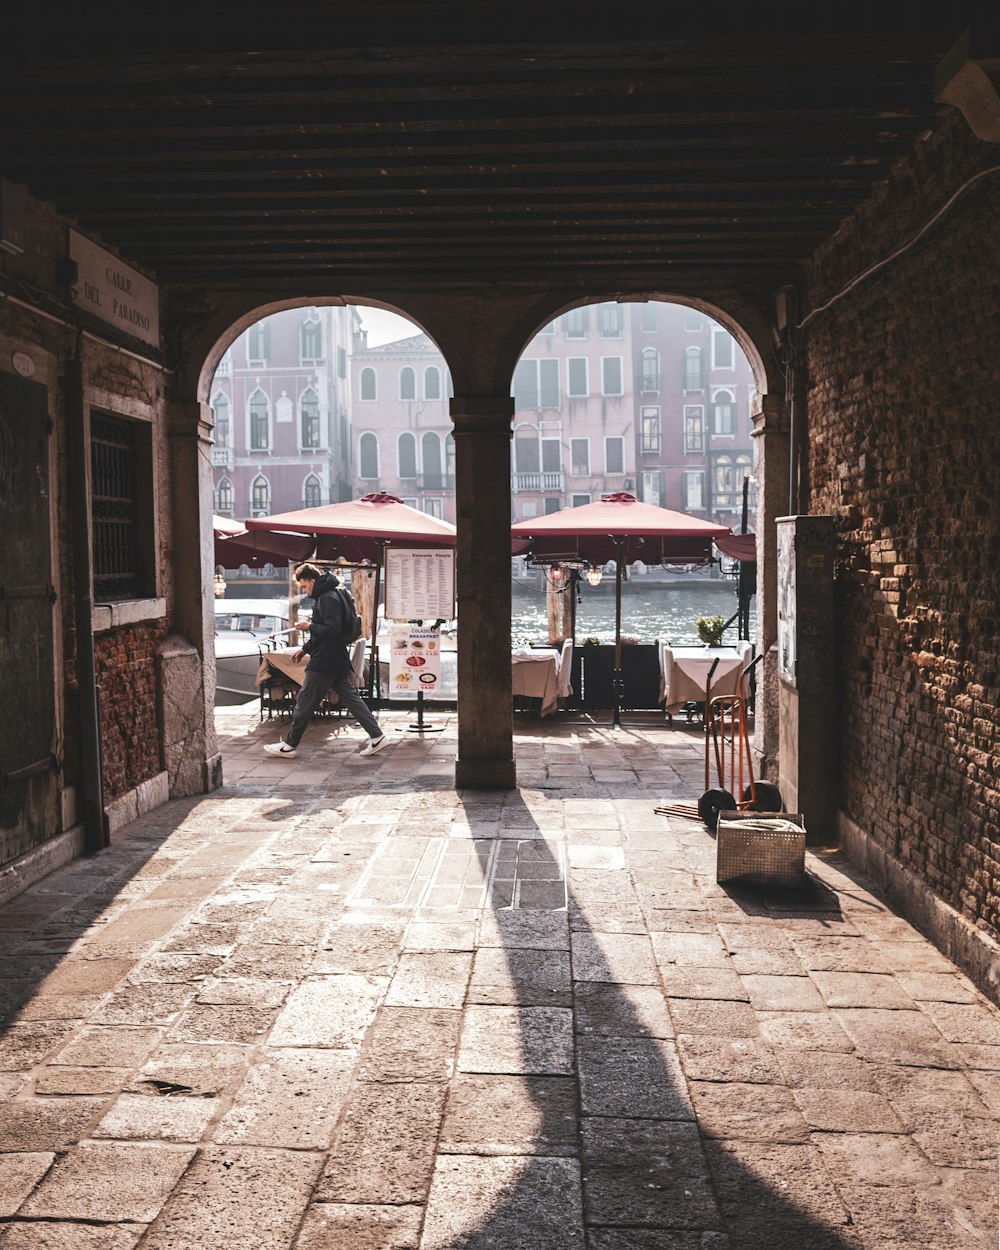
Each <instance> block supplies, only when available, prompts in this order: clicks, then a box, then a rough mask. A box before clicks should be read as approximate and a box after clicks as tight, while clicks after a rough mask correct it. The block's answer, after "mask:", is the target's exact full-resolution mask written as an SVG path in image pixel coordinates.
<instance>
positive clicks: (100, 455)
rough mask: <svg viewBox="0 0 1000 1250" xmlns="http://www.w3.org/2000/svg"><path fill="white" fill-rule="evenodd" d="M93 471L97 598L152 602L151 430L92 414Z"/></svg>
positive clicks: (114, 418) (91, 462)
mask: <svg viewBox="0 0 1000 1250" xmlns="http://www.w3.org/2000/svg"><path fill="white" fill-rule="evenodd" d="M90 468H91V512H92V516H93V543H94V598H95V600H96V602H98V603H109V602H115V601H116V600H119V599H142V598H147V597H149V596H151V595H153V594H154V593H155V560H154V555H153V551H154V548H153V541H152V539H153V515H152V513H153V508H152V498H153V488H152V441H151V437H150V430H149V427H148V426H146V425H145V424H144V423H140V422H137V421H123V420H121V419H119V418H118V417H111V416H107V415H105V414H98V413H92V414H91V419H90Z"/></svg>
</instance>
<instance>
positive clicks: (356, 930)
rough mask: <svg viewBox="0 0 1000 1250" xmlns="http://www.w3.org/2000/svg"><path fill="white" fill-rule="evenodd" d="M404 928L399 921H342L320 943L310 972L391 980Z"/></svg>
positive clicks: (353, 919) (354, 918) (352, 918)
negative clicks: (346, 974) (389, 978)
mask: <svg viewBox="0 0 1000 1250" xmlns="http://www.w3.org/2000/svg"><path fill="white" fill-rule="evenodd" d="M404 929H405V926H404V924H403V922H402V921H401V920H397V921H393V922H392V923H386V922H383V921H377V922H376V921H374V920H363V919H359V918H357V916H356V914H354V915H352V917H351V918H350V919H347V918H345V919H343V920H342V921H341V922H339V923H338V924H336V925H334V926H333V928H332V929H330V930H329V932H328V933H327V934H326V936H325V937H324V939H323V941H322V942H321V943H320V945H319V949H318V950H317V951H316V957H315V959H314V961H313V965H312V971H313V972H315V973H324V974H325V973H332V972H340V973H356V974H360V975H363V976H377V977H391V976H392V974H393V973H394V972H395V970H396V964H397V963H398V961H399V945H400V941H401V939H402V936H403V932H404Z"/></svg>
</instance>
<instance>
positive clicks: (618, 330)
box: [597, 304, 622, 339]
mask: <svg viewBox="0 0 1000 1250" xmlns="http://www.w3.org/2000/svg"><path fill="white" fill-rule="evenodd" d="M597 325H598V328H599V329H600V332H601V338H602V339H620V338H621V336H622V310H621V305H620V304H601V305H600V306H599V307H598V309H597Z"/></svg>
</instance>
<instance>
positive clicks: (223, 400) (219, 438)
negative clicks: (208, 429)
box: [212, 391, 233, 447]
mask: <svg viewBox="0 0 1000 1250" xmlns="http://www.w3.org/2000/svg"><path fill="white" fill-rule="evenodd" d="M212 412H213V414H214V415H215V445H216V447H231V446H232V445H233V431H232V427H231V425H230V421H229V416H230V412H229V396H228V395H226V394H224V393H223V392H222V391H219V393H218V394H217V395H216V397H215V399H213V400H212Z"/></svg>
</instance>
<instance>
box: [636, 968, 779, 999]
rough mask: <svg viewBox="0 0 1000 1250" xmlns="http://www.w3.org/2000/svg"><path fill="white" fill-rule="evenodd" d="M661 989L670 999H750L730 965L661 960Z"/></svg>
mask: <svg viewBox="0 0 1000 1250" xmlns="http://www.w3.org/2000/svg"><path fill="white" fill-rule="evenodd" d="M660 972H661V976H662V980H663V989H664V991H665V993H666V994H667V996H668V997H669V998H670V999H677V998H704V999H708V1000H710V1001H712V1002H718V1001H720V1000H727V1001H730V1002H737V1003H746V1002H749V1001H750V996H749V994H748V993H747V990H746V987H745V986H744V984H743V981H742V979H741V978H740V977H738V976H737V975H736V972H735V971H734V970H733V969H732V968H693V967H688V966H682V965H680V964H661V965H660ZM789 979H791V978H789Z"/></svg>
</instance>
